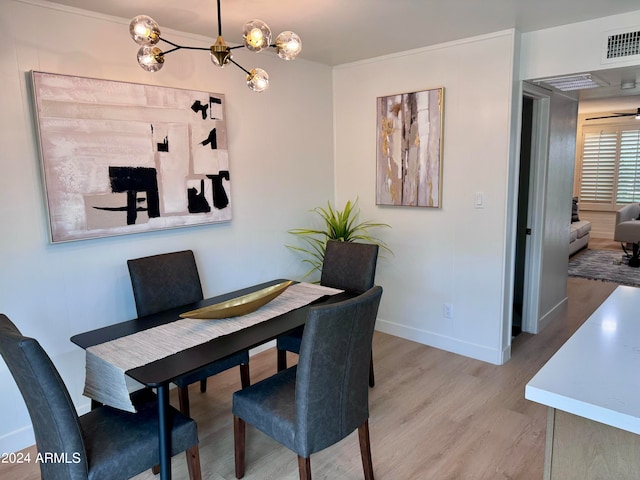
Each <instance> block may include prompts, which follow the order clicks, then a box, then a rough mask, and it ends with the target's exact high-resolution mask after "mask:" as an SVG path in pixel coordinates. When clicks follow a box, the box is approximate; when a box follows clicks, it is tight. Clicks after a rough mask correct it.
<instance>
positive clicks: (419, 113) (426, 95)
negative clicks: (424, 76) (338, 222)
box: [376, 87, 444, 208]
mask: <svg viewBox="0 0 640 480" xmlns="http://www.w3.org/2000/svg"><path fill="white" fill-rule="evenodd" d="M377 114H378V117H377V131H376V133H377V139H376V142H377V145H376V159H377V164H376V168H377V171H376V204H377V205H402V206H412V207H433V208H440V207H441V203H442V141H443V140H442V132H443V117H444V88H442V87H441V88H435V89H431V90H424V91H420V92H413V93H403V94H398V95H389V96H386V97H378V99H377Z"/></svg>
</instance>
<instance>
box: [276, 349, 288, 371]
mask: <svg viewBox="0 0 640 480" xmlns="http://www.w3.org/2000/svg"><path fill="white" fill-rule="evenodd" d="M286 369H287V351H286V350H278V371H279V372H281V371H282V370H286Z"/></svg>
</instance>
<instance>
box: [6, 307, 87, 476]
mask: <svg viewBox="0 0 640 480" xmlns="http://www.w3.org/2000/svg"><path fill="white" fill-rule="evenodd" d="M0 354H2V357H3V358H4V361H5V363H6V364H7V367H9V371H10V372H11V374H12V375H13V378H14V379H15V381H16V384H17V385H18V388H19V389H20V392H21V393H22V397H23V398H24V401H25V403H26V405H27V409H28V411H29V416H30V417H31V422H32V423H33V431H34V434H35V437H36V444H37V446H38V451H39V452H41V453H42V454H45V453H52V452H53V453H56V455H62V454H65V453H66V454H67V459H68V460H69V461H68V462H64V461H49V462H41V463H40V472H41V474H42V478H43V479H46V480H50V479H53V480H63V479H65V480H67V479H69V480H71V479H74V480H75V479H86V478H87V464H86V460H85V459H86V458H87V455H86V452H85V447H84V442H83V440H82V431H81V428H80V422H79V420H78V414H77V412H76V409H75V407H74V405H73V402H72V400H71V397H70V396H69V392H68V390H67V387H66V386H65V384H64V382H63V381H62V378H60V375H59V374H58V371H57V370H56V367H55V366H54V365H53V363H52V362H51V359H50V358H49V356H48V355H47V353H46V352H45V351H44V350H43V348H42V347H41V346H40V344H39V343H38V341H37V340H35V339H33V338H28V337H24V336H23V335H22V334H21V333H20V331H19V330H18V328H17V327H16V326H15V325H14V324H13V322H11V320H9V318H7V316H6V315H2V314H0ZM78 454H79V455H80V458H81V461H80V462H79V463H73V460H74V459H75V458H76V457H77V455H78Z"/></svg>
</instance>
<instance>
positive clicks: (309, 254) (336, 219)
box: [287, 199, 393, 277]
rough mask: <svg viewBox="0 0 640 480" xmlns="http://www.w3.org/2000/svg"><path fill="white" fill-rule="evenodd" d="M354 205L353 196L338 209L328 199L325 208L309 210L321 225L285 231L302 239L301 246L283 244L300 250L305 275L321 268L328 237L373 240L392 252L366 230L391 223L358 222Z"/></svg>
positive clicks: (356, 207) (358, 212)
mask: <svg viewBox="0 0 640 480" xmlns="http://www.w3.org/2000/svg"><path fill="white" fill-rule="evenodd" d="M357 204H358V200H357V199H356V201H355V202H353V203H352V202H351V201H350V200H349V201H347V203H346V204H345V206H344V208H343V209H342V210H338V209H336V208H334V207H332V206H331V202H327V207H326V208H322V207H316V208H314V209H313V210H311V212H313V213H316V214H317V215H318V216H319V217H320V219H321V220H322V222H323V223H324V225H323V227H324V228H322V229H312V228H294V229H292V230H289V233H291V234H292V235H295V236H296V237H298V238H299V239H300V240H301V242H302V246H294V245H287V247H288V248H290V249H291V250H294V251H297V252H299V253H301V254H302V255H303V256H304V257H305V258H304V259H303V262H304V263H306V264H308V265H309V267H310V268H309V270H308V271H307V272H306V273H305V277H307V276H309V275H311V274H312V273H313V272H316V271H317V272H320V271H321V270H322V261H323V260H324V251H325V247H326V245H327V241H329V240H339V241H341V242H358V241H360V242H364V243H373V244H376V245H378V246H379V247H380V248H381V249H383V250H385V251H387V252H389V253H393V252H391V250H390V249H389V247H388V246H387V245H386V244H385V243H384V242H383V241H382V240H380V239H378V238H376V237H374V236H373V235H372V234H371V233H370V232H369V230H371V229H373V228H379V227H387V228H391V226H390V225H388V224H386V223H377V222H371V221H364V222H359V223H358V217H359V215H360V209H359V208H358V205H357Z"/></svg>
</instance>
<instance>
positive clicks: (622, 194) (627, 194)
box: [616, 129, 640, 203]
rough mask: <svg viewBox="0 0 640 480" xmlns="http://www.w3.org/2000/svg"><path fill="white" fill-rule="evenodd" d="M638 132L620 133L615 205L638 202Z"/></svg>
mask: <svg viewBox="0 0 640 480" xmlns="http://www.w3.org/2000/svg"><path fill="white" fill-rule="evenodd" d="M639 152H640V130H638V129H625V130H622V131H621V132H620V156H619V164H618V191H617V195H616V202H617V203H633V202H640V170H639V169H640V154H639Z"/></svg>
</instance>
